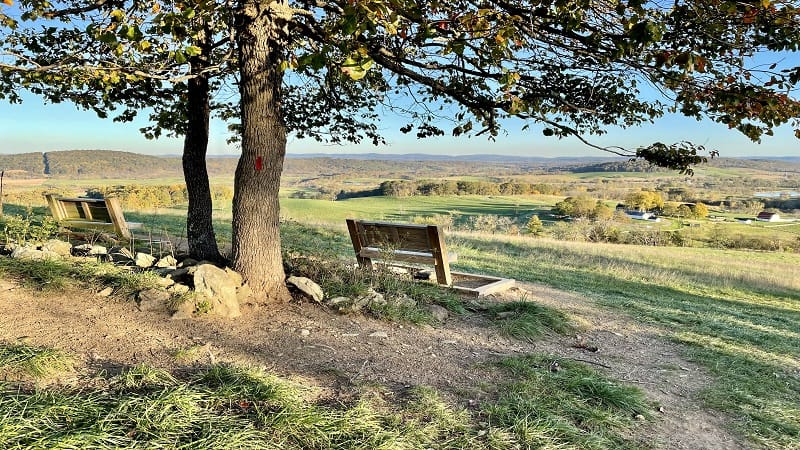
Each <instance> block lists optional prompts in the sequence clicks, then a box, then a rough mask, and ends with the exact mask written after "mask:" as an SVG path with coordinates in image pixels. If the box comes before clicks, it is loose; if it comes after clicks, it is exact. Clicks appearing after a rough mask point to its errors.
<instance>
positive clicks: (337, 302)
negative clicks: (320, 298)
mask: <svg viewBox="0 0 800 450" xmlns="http://www.w3.org/2000/svg"><path fill="white" fill-rule="evenodd" d="M350 302H351V300H350V297H334V298H332V299H330V300H328V302H327V303H328V306H341V305H347V304H349V303H350Z"/></svg>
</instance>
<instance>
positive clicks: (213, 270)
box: [193, 264, 242, 318]
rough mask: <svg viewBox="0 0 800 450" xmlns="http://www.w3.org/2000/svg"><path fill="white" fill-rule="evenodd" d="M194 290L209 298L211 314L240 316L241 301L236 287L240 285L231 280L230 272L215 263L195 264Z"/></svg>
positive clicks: (228, 316)
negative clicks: (237, 295)
mask: <svg viewBox="0 0 800 450" xmlns="http://www.w3.org/2000/svg"><path fill="white" fill-rule="evenodd" d="M195 267H196V269H195V270H194V274H193V277H194V290H195V292H196V293H197V294H198V295H199V296H201V297H204V298H205V299H207V300H208V302H209V304H210V306H211V309H210V311H209V313H210V314H213V315H215V316H220V317H226V318H233V317H239V316H241V315H242V313H241V312H240V311H239V301H238V299H237V297H236V288H238V287H239V286H237V285H236V283H235V282H234V281H233V280H231V277H229V276H228V274H227V273H226V272H225V271H224V270H222V269H220V268H219V267H217V266H215V265H213V264H201V265H198V266H195Z"/></svg>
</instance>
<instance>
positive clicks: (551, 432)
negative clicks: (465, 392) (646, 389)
mask: <svg viewBox="0 0 800 450" xmlns="http://www.w3.org/2000/svg"><path fill="white" fill-rule="evenodd" d="M501 367H503V368H505V369H506V370H507V371H508V372H509V374H510V375H511V377H512V378H513V379H515V380H516V381H514V382H512V383H510V384H509V385H507V386H505V387H504V388H503V389H502V390H500V397H499V399H498V400H497V402H496V403H495V404H494V405H491V406H489V407H488V408H487V409H486V411H485V414H486V415H487V418H488V420H489V421H490V422H491V423H493V424H494V425H495V426H497V427H499V428H501V429H505V430H508V431H510V432H511V433H512V435H513V437H514V438H515V439H516V440H518V441H519V442H520V443H521V444H522V446H523V447H525V448H587V449H593V448H598V449H600V448H638V447H639V446H640V444H639V443H636V442H633V441H630V440H629V439H627V438H626V435H627V434H628V431H629V430H630V429H631V428H633V427H634V426H635V423H636V416H637V415H638V416H644V417H645V418H646V417H649V416H650V412H649V411H650V408H649V406H648V404H647V402H646V400H645V397H644V395H643V394H642V392H641V391H639V390H638V389H636V388H633V387H629V386H624V385H621V384H618V383H615V382H613V381H611V380H610V379H608V378H607V377H605V376H603V375H601V374H600V373H599V372H597V371H595V370H593V369H591V368H589V367H587V366H585V365H583V364H579V363H576V362H573V361H569V360H564V359H558V358H554V357H552V356H549V355H530V356H524V357H517V358H508V359H505V360H503V361H502V362H501ZM506 439H508V436H505V438H504V440H506Z"/></svg>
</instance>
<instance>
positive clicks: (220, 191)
mask: <svg viewBox="0 0 800 450" xmlns="http://www.w3.org/2000/svg"><path fill="white" fill-rule="evenodd" d="M111 195H113V196H116V197H119V199H120V200H121V202H122V206H123V207H124V208H126V209H132V210H135V209H148V208H165V207H170V206H177V205H183V204H186V202H187V201H188V194H187V192H186V185H184V184H172V185H138V184H133V185H125V186H106V187H99V188H91V189H88V190H87V191H86V196H88V197H92V198H104V197H108V196H111ZM211 197H212V200H214V201H231V200H232V199H233V189H231V188H230V187H228V186H218V185H212V186H211Z"/></svg>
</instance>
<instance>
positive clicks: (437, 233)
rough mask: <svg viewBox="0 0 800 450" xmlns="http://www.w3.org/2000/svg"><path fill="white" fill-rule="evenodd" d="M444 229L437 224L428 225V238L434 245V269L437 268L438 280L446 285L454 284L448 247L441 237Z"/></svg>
mask: <svg viewBox="0 0 800 450" xmlns="http://www.w3.org/2000/svg"><path fill="white" fill-rule="evenodd" d="M441 236H442V230H441V229H439V227H438V226H437V225H429V226H428V239H429V241H430V243H431V246H432V247H433V248H432V249H431V253H433V259H434V269H436V282H437V283H439V284H443V285H445V286H451V285H452V284H453V276H452V275H451V274H450V263H449V262H447V248H445V246H444V239H442V238H441Z"/></svg>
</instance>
